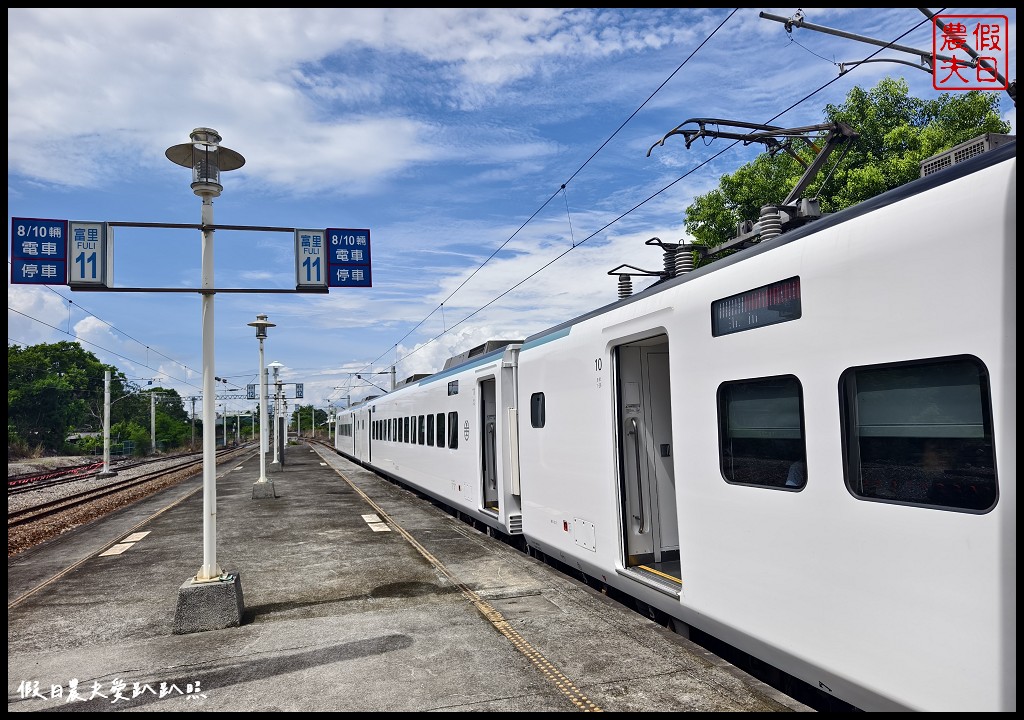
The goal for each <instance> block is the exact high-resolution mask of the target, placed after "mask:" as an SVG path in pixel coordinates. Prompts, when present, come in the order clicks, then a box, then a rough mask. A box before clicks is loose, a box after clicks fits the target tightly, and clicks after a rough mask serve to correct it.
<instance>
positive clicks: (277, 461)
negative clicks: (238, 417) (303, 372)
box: [267, 360, 284, 470]
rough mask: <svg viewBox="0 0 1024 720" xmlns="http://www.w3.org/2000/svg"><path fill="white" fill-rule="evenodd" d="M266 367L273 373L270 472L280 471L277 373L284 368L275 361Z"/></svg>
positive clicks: (279, 398) (279, 395) (278, 381)
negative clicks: (272, 446) (272, 456)
mask: <svg viewBox="0 0 1024 720" xmlns="http://www.w3.org/2000/svg"><path fill="white" fill-rule="evenodd" d="M267 367H269V368H270V369H271V370H273V371H274V413H273V415H274V420H273V423H274V434H273V435H272V438H273V443H274V462H272V463H270V469H271V470H280V469H281V461H280V459H278V452H279V451H278V442H277V432H278V429H277V415H278V413H280V412H281V410H280V407H281V405H280V403H281V380H280V378H279V376H278V373H279V372H280V371H281V368H283V367H284V364H282V363H279V362H277V361H276V360H275V361H274V362H272V363H270V365H268V366H267Z"/></svg>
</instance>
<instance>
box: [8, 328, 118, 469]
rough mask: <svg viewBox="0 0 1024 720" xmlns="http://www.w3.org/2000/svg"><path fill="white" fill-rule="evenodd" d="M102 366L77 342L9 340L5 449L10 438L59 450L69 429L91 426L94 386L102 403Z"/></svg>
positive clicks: (57, 451)
mask: <svg viewBox="0 0 1024 720" xmlns="http://www.w3.org/2000/svg"><path fill="white" fill-rule="evenodd" d="M106 367H107V366H105V365H103V364H102V363H100V361H99V360H98V359H97V358H96V356H95V355H93V354H92V353H90V352H87V351H86V350H83V349H82V346H81V345H79V344H78V343H73V342H58V343H43V344H41V345H30V346H26V347H21V346H18V345H8V346H7V384H8V388H7V425H8V432H7V436H8V453H9V454H10V453H11V452H12V451H13V448H12V447H11V445H12V441H13V443H14V444H15V445H17V444H18V443H19V442H20V443H23V444H24V445H27V446H28V447H40V448H42V450H43V451H45V452H48V453H60V452H62V451H63V448H64V443H65V438H67V436H68V433H69V432H70V431H71V430H74V429H79V428H81V429H84V428H86V427H91V423H90V421H89V417H90V414H91V413H90V405H91V404H92V403H94V402H95V399H96V392H97V389H99V392H100V398H99V402H100V404H102V402H103V399H102V388H103V372H104V370H105V369H106ZM97 379H98V384H97Z"/></svg>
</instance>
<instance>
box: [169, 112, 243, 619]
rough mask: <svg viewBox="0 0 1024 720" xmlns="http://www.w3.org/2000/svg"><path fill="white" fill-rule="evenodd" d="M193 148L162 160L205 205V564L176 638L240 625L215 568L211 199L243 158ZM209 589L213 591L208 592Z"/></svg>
mask: <svg viewBox="0 0 1024 720" xmlns="http://www.w3.org/2000/svg"><path fill="white" fill-rule="evenodd" d="M189 139H190V142H188V143H183V144H181V145H174V146H172V147H169V148H167V150H166V151H165V152H164V155H166V156H167V159H168V160H170V161H171V162H173V163H175V164H176V165H181V166H182V167H187V168H189V169H191V170H192V192H194V193H195V194H196V195H198V196H199V197H200V198H201V199H202V215H201V224H200V230H201V231H202V234H203V245H202V283H201V285H200V290H199V293H200V295H201V296H202V317H203V564H202V567H200V568H199V572H197V573H196V575H195V577H193V578H191V579H190V580H188V581H186V582H185V584H184V585H182V586H181V589H180V591H179V593H178V608H177V611H176V614H175V622H174V632H175V633H178V634H181V633H188V632H196V631H201V630H213V629H220V628H224V627H231V626H238V625H241V615H242V586H241V580H240V578H239V577H238V574H237V573H232V574H224V573H223V572H222V571H221V568H220V565H219V564H218V563H217V435H216V433H217V404H216V403H217V393H216V387H215V385H214V382H215V381H214V374H213V373H214V363H213V359H214V352H213V347H214V342H213V340H214V324H213V296H214V295H215V294H216V290H215V289H214V284H213V258H214V254H213V231H214V225H213V198H215V197H220V194H221V191H222V190H223V189H224V187H223V186H222V185H221V184H220V174H221V171H225V172H226V171H229V170H237V169H238V168H240V167H242V166H243V165H244V164H245V158H244V157H242V156H241V155H239V154H238V153H237V152H235V151H234V150H229V149H228V148H226V147H221V146H220V141H221V139H222V138H221V136H220V134H219V133H218V132H217V131H216V130H212V129H210V128H203V127H201V128H196V129H194V130H193V131H192V132H191V134H190V135H189ZM207 587H208V589H209V591H207Z"/></svg>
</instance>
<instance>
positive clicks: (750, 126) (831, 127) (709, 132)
mask: <svg viewBox="0 0 1024 720" xmlns="http://www.w3.org/2000/svg"><path fill="white" fill-rule="evenodd" d="M690 123H694V124H696V126H697V127H696V128H684V127H683V126H684V125H689V124H690ZM709 125H715V126H725V127H732V128H743V129H747V130H751V131H753V132H747V133H743V132H736V131H730V130H721V129H709V128H708V126H709ZM823 132H824V133H827V135H826V137H825V142H824V144H823V145H822V146H821V147H819V145H818V143H817V142H815V141H814V139H812V137H813V135H814V134H815V133H823ZM673 135H682V136H683V138H684V140H685V142H686V149H687V150H689V149H690V145H692V144H693V142H694V141H695V140H697V139H698V138H702V137H707V138H712V139H714V138H725V139H727V140H738V141H740V142H742V143H743V144H744V145H749V144H750V143H753V142H759V143H762V144H764V145H765V146H766V147H767V148H768V151H769V152H778V151H779V150H783V151H785V152H786V154H788V155H789V156H790V157H792V158H793V159H794V160H796V161H797V162H798V163H800V165H801V166H802V167H803V168H804V174H803V175H802V176H801V177H800V179H799V180H798V181H797V183H796V185H795V186H794V187H793V189H792V190H791V191H790V192H789V195H787V196H786V199H785V200H783V201H782V204H783V205H789V204H790V203H792V202H793V201H794V200H796V199H797V198H799V197H800V195H801V194H802V193H803V191H804V190H806V189H807V186H808V185H809V184H810V183H811V181H812V180H813V179H814V177H815V176H816V175H817V174H818V172H819V171H820V170H821V167H822V166H823V165H824V164H825V161H826V160H827V159H828V157H829V156H830V155H831V154H832V153H833V152H834V151H835V150H836V148H838V147H840V146H842V145H844V144H846V143H848V142H851V141H852V140H855V139H857V138H858V137H860V134H859V133H858V132H857V131H856V130H854V129H853V128H851V127H850V126H849V125H847V124H846V123H842V122H834V123H819V124H817V125H804V126H802V127H795V128H781V127H776V126H774V125H761V124H759V123H749V122H742V121H738V120H722V119H720V118H690V119H689V120H685V121H683V122H681V123H680V124H679V125H677V126H676V127H674V128H672V129H671V130H669V131H668V132H667V133H666V134H665V137H663V138H662V139H661V140H659V141H658V142H656V143H654V145H652V146H651V147H650V149H649V150H648V151H647V156H648V157H650V155H651V151H653V150H654V148H656V147H658V146H659V145H664V144H665V140H667V139H668V138H670V137H672V136H673ZM778 138H783V139H782V140H780V139H778ZM793 140H801V141H802V142H804V143H806V145H807V146H808V147H809V148H810V149H811V150H813V151H814V152H815V153H816V155H815V157H814V159H813V160H812V161H811V162H810V163H808V162H806V161H805V160H803V159H802V158H801V157H800V156H799V154H798V153H797V152H796V150H794V149H793V147H792V141H793Z"/></svg>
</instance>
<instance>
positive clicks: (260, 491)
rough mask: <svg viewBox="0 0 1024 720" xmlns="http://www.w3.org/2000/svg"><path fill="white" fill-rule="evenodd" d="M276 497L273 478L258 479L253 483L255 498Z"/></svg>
mask: <svg viewBox="0 0 1024 720" xmlns="http://www.w3.org/2000/svg"><path fill="white" fill-rule="evenodd" d="M276 497H277V494H276V493H275V492H274V481H273V480H257V481H256V482H254V483H253V484H252V499H253V500H265V499H266V498H276Z"/></svg>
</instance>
